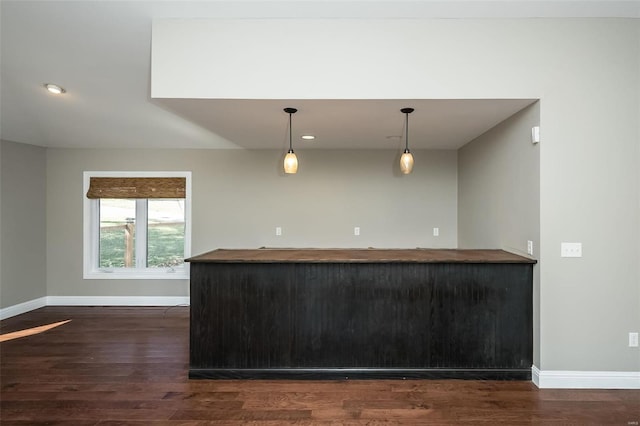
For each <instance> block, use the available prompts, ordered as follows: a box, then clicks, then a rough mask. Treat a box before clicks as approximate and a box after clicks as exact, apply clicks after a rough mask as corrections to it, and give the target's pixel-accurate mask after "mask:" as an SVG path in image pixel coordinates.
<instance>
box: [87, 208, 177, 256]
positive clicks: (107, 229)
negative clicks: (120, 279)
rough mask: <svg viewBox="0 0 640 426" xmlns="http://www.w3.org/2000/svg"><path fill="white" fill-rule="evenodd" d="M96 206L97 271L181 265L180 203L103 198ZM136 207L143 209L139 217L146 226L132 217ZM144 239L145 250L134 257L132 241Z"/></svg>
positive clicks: (134, 246) (134, 248)
mask: <svg viewBox="0 0 640 426" xmlns="http://www.w3.org/2000/svg"><path fill="white" fill-rule="evenodd" d="M99 203H100V243H99V244H100V249H99V252H100V255H99V258H100V267H101V268H135V267H147V268H159V267H160V268H170V267H176V266H181V265H182V264H183V263H184V232H185V208H184V207H185V206H184V199H144V200H142V202H139V201H137V200H135V199H113V198H103V199H100V200H99ZM137 206H138V207H140V208H142V209H146V214H141V215H140V217H144V216H146V217H147V220H146V222H142V221H141V220H140V217H139V216H138V215H136V207H137ZM141 227H145V228H146V229H142V228H141ZM144 231H146V232H144ZM145 235H146V241H143V243H144V244H143V246H144V247H143V248H146V250H143V253H137V252H136V246H138V245H139V244H137V243H136V238H141V237H142V238H143V237H144V236H145ZM145 252H146V253H145Z"/></svg>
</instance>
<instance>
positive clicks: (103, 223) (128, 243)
mask: <svg viewBox="0 0 640 426" xmlns="http://www.w3.org/2000/svg"><path fill="white" fill-rule="evenodd" d="M135 217H136V200H125V199H110V198H103V199H100V249H99V251H100V267H101V268H133V267H135V266H136V259H135Z"/></svg>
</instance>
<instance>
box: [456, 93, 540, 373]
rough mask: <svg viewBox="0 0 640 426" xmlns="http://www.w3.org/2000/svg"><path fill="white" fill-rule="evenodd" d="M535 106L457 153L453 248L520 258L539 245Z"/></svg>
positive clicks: (537, 353) (537, 338)
mask: <svg viewBox="0 0 640 426" xmlns="http://www.w3.org/2000/svg"><path fill="white" fill-rule="evenodd" d="M539 122H540V105H539V103H535V104H533V105H531V106H529V107H527V108H525V109H524V110H522V111H520V112H519V113H517V114H515V115H513V116H512V117H510V118H509V119H507V120H505V121H503V122H502V123H500V124H499V125H497V126H496V127H494V128H493V129H491V130H489V131H488V132H486V133H485V134H483V135H481V136H480V137H478V138H477V139H475V140H473V141H472V142H470V143H468V144H467V145H465V146H464V147H462V148H461V149H460V150H459V151H458V246H459V248H497V249H503V250H508V251H511V252H514V253H518V254H521V255H524V256H528V254H527V241H528V240H531V241H533V247H534V251H533V256H534V257H537V254H538V252H539V247H540V145H534V144H532V143H531V128H532V127H533V126H537V125H539ZM533 306H534V321H533V323H534V357H533V361H534V364H535V365H539V363H540V309H539V306H540V276H539V265H536V267H535V268H534V301H533Z"/></svg>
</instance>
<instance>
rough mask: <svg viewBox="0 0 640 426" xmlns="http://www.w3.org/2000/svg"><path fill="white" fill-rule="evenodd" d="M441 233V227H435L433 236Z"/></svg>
mask: <svg viewBox="0 0 640 426" xmlns="http://www.w3.org/2000/svg"><path fill="white" fill-rule="evenodd" d="M439 235H440V228H433V236H434V237H437V236H439Z"/></svg>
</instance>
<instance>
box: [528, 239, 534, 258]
mask: <svg viewBox="0 0 640 426" xmlns="http://www.w3.org/2000/svg"><path fill="white" fill-rule="evenodd" d="M527 253H528V254H530V255H532V256H533V241H531V240H529V241H527Z"/></svg>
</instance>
